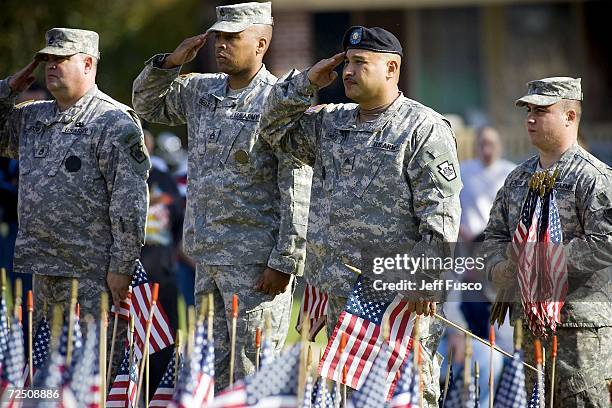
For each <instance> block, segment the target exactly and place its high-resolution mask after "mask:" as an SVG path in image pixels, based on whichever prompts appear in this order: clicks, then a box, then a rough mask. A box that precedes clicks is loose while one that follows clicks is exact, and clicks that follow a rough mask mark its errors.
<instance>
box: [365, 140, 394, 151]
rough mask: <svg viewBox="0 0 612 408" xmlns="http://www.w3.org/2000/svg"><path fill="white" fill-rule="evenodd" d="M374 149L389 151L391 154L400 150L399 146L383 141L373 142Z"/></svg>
mask: <svg viewBox="0 0 612 408" xmlns="http://www.w3.org/2000/svg"><path fill="white" fill-rule="evenodd" d="M372 147H373V148H375V149H381V150H388V151H390V152H396V151H398V150H399V146H398V145H396V144H393V143H387V142H383V141H381V140H375V141H374V142H372Z"/></svg>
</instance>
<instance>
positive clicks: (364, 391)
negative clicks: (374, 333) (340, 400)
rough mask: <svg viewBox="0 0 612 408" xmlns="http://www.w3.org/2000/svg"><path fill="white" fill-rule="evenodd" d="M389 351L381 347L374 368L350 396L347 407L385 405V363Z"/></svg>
mask: <svg viewBox="0 0 612 408" xmlns="http://www.w3.org/2000/svg"><path fill="white" fill-rule="evenodd" d="M390 354H391V353H390V352H389V350H388V349H387V348H386V347H385V346H383V348H382V349H381V350H380V352H379V353H378V355H377V356H376V360H375V361H374V366H373V367H372V369H371V370H370V372H369V373H368V375H367V377H366V379H365V381H364V383H363V386H362V387H361V388H360V389H359V390H358V391H356V392H355V393H354V394H353V395H352V396H351V401H350V404H349V407H351V408H369V407H382V406H384V405H385V403H386V400H387V395H388V389H389V387H388V386H387V373H388V370H387V362H388V361H389V358H390V357H391V356H390Z"/></svg>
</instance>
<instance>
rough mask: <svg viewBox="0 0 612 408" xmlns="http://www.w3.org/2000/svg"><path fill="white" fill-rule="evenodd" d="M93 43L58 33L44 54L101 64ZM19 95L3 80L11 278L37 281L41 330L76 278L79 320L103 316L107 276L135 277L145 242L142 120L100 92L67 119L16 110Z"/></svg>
mask: <svg viewBox="0 0 612 408" xmlns="http://www.w3.org/2000/svg"><path fill="white" fill-rule="evenodd" d="M97 41H98V35H97V34H96V33H94V32H91V31H84V30H73V29H52V30H50V31H48V32H47V34H46V44H47V47H46V48H44V49H43V50H41V51H40V52H39V53H42V54H53V55H73V54H75V53H77V52H86V53H88V54H91V55H93V56H95V57H97V56H98V52H97V48H98V47H97ZM16 97H17V93H16V92H14V91H13V90H12V89H11V88H10V87H9V85H8V80H2V81H0V155H2V156H7V157H11V158H15V159H19V208H18V211H19V233H18V236H17V242H16V248H15V261H14V262H15V271H17V272H21V273H32V274H34V279H33V288H34V290H33V292H34V296H35V301H36V308H35V322H38V321H39V320H40V318H41V317H42V315H43V309H44V308H43V305H45V304H46V305H47V311H48V312H49V313H48V314H51V311H52V307H53V306H54V305H63V306H64V307H67V306H68V305H67V302H68V301H69V300H70V286H71V281H72V278H76V279H78V281H79V289H80V290H79V294H78V301H79V304H80V308H81V314H82V315H83V316H84V315H85V314H87V313H91V314H92V315H93V316H99V315H100V294H101V293H102V292H103V291H104V290H106V273H107V271H112V272H115V273H119V274H125V275H131V274H132V272H133V268H134V261H135V260H136V259H137V258H138V256H139V254H140V248H141V246H142V244H143V242H144V227H145V220H146V214H147V205H148V190H147V184H146V179H147V175H148V170H149V167H150V163H149V158H148V155H147V153H146V152H145V150H144V144H143V143H144V138H143V134H142V130H141V127H140V122H139V120H138V118H137V116H136V114H135V113H134V111H132V110H131V109H130V108H129V107H127V106H125V105H123V104H121V103H119V102H117V101H115V100H114V99H112V98H111V97H109V96H108V95H106V94H104V93H102V92H101V91H100V90H98V88H97V87H96V86H95V85H94V86H93V87H92V88H91V89H90V90H89V91H88V92H87V93H86V94H85V95H83V96H82V97H81V99H79V100H78V101H77V102H76V103H75V104H74V105H72V106H71V107H69V108H68V109H66V110H64V111H61V112H60V111H59V109H58V106H57V104H56V103H55V101H38V102H26V103H24V104H21V105H19V106H14V101H15V98H16ZM111 299H112V298H111ZM123 336H125V332H123ZM123 336H120V337H118V338H119V339H122V338H124V337H123ZM117 348H118V349H120V347H117ZM115 366H117V365H115Z"/></svg>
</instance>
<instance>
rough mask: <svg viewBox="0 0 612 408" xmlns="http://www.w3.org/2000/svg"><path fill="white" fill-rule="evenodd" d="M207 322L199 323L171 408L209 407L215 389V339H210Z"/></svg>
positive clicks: (170, 404)
mask: <svg viewBox="0 0 612 408" xmlns="http://www.w3.org/2000/svg"><path fill="white" fill-rule="evenodd" d="M206 326H207V325H206V323H205V322H202V323H200V324H199V325H198V328H197V331H196V335H195V346H194V351H193V353H192V355H191V356H190V357H189V358H188V359H187V360H186V361H187V363H186V364H185V366H183V369H182V370H181V376H180V379H179V385H178V387H177V389H176V393H175V395H174V396H173V398H172V401H171V402H170V403H169V404H168V407H171V408H189V407H193V406H196V407H207V406H208V404H210V402H211V401H212V399H213V396H214V391H215V387H214V385H215V348H214V341H213V340H210V341H209V340H208V336H207V329H206Z"/></svg>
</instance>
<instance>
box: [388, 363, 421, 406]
mask: <svg viewBox="0 0 612 408" xmlns="http://www.w3.org/2000/svg"><path fill="white" fill-rule="evenodd" d="M400 373H401V375H400V378H399V381H398V382H397V386H396V387H395V392H394V394H393V397H391V401H390V402H389V408H417V407H418V406H419V396H420V387H419V372H418V371H417V370H416V368H415V367H414V364H413V363H412V358H407V359H406V362H405V363H404V367H403V369H402V370H400Z"/></svg>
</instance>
